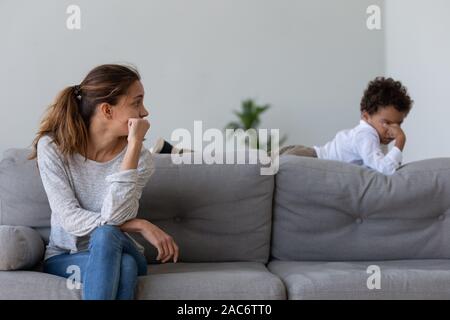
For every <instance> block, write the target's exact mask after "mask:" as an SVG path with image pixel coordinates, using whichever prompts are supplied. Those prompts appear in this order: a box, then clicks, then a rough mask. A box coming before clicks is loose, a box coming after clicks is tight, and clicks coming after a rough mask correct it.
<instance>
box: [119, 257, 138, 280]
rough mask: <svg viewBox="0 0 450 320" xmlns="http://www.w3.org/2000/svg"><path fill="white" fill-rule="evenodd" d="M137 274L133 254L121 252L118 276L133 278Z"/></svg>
mask: <svg viewBox="0 0 450 320" xmlns="http://www.w3.org/2000/svg"><path fill="white" fill-rule="evenodd" d="M137 275H138V267H137V263H136V260H135V259H134V258H133V256H131V255H129V254H127V253H124V254H122V263H121V266H120V278H121V279H128V280H133V279H135V278H137Z"/></svg>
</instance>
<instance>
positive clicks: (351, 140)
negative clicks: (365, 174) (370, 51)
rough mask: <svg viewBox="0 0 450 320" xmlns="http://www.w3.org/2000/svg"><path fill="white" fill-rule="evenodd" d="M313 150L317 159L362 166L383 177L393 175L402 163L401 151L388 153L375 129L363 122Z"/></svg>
mask: <svg viewBox="0 0 450 320" xmlns="http://www.w3.org/2000/svg"><path fill="white" fill-rule="evenodd" d="M314 149H315V150H316V153H317V157H318V158H319V159H328V160H337V161H343V162H348V163H353V164H357V165H364V166H367V167H369V168H372V169H374V170H377V171H379V172H381V173H383V174H385V175H391V174H393V173H395V171H396V170H397V168H398V167H399V166H400V165H401V163H402V152H401V150H400V149H399V148H397V147H395V146H394V147H393V148H392V149H391V150H390V151H389V152H388V149H387V146H386V145H382V144H381V143H380V137H379V136H378V133H377V131H376V130H375V128H373V127H372V126H371V125H370V124H368V123H367V122H365V121H364V120H361V121H360V122H359V125H358V126H356V127H355V128H353V129H347V130H342V131H339V132H338V133H337V134H336V136H335V137H334V139H333V140H331V141H330V142H328V143H327V144H325V145H324V146H322V147H317V146H314Z"/></svg>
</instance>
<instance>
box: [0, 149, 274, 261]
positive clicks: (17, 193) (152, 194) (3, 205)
mask: <svg viewBox="0 0 450 320" xmlns="http://www.w3.org/2000/svg"><path fill="white" fill-rule="evenodd" d="M29 152H30V150H29V149H9V150H7V151H5V153H4V155H3V160H2V161H1V162H0V224H4V225H23V226H30V227H33V228H36V229H37V230H38V231H40V233H41V235H42V236H43V237H44V240H48V239H45V238H46V236H48V230H49V229H48V227H49V225H50V213H51V210H50V207H49V205H48V200H47V196H46V194H45V190H44V188H43V185H42V182H41V179H40V176H39V172H38V169H37V166H36V161H35V160H33V161H29V160H27V159H26V157H27V155H28V154H29ZM154 165H155V172H154V174H153V176H152V177H151V178H150V180H149V182H148V184H147V185H146V187H145V188H144V190H143V193H142V197H141V201H140V208H139V213H138V217H141V218H145V219H148V220H149V221H151V222H152V223H154V224H156V225H158V226H159V227H160V228H162V229H163V230H164V231H166V232H167V233H169V234H170V235H172V236H173V237H174V239H175V241H176V242H177V244H178V245H179V247H180V261H184V262H214V261H217V262H219V261H258V262H267V261H268V257H269V253H270V233H271V220H272V197H273V186H274V177H273V176H263V175H260V168H261V166H260V165H259V164H223V165H222V164H213V165H208V164H181V165H176V164H173V163H172V161H171V157H170V155H167V154H157V155H154ZM133 237H135V238H136V239H138V240H139V242H140V243H142V244H146V255H147V259H148V261H149V262H154V261H155V257H156V250H155V249H154V248H153V246H151V245H150V244H149V243H147V242H146V241H144V240H143V239H142V238H140V236H139V235H133Z"/></svg>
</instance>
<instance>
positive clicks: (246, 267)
mask: <svg viewBox="0 0 450 320" xmlns="http://www.w3.org/2000/svg"><path fill="white" fill-rule="evenodd" d="M136 297H137V299H150V300H158V299H160V300H166V299H170V300H178V299H182V300H191V299H193V300H197V299H201V300H206V299H217V300H233V299H238V300H239V299H240V300H247V299H251V300H258V299H263V300H279V299H286V292H285V288H284V285H283V283H282V282H281V280H280V279H279V278H278V277H277V276H275V275H273V274H272V273H270V272H269V271H268V270H267V268H266V267H265V266H264V265H263V264H261V263H254V262H235V263H233V262H222V263H176V264H174V263H167V264H160V265H150V266H149V268H148V275H147V276H145V277H140V278H139V283H138V287H137V293H136Z"/></svg>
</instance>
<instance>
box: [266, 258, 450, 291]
mask: <svg viewBox="0 0 450 320" xmlns="http://www.w3.org/2000/svg"><path fill="white" fill-rule="evenodd" d="M268 269H269V270H270V271H271V272H273V273H274V274H276V275H278V276H279V277H280V278H281V279H282V280H283V282H284V284H285V286H286V290H287V295H288V299H291V300H308V299H311V300H315V299H324V300H325V299H333V300H336V299H339V300H344V299H352V300H356V299H389V300H391V299H446V300H447V299H450V286H449V284H448V279H449V278H450V261H449V260H397V261H365V262H361V261H359V262H313V261H272V262H270V263H269V265H268ZM378 275H380V277H379V279H376V277H378ZM368 282H369V285H368ZM369 288H370V289H369Z"/></svg>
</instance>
